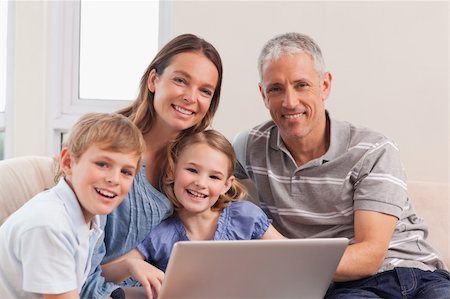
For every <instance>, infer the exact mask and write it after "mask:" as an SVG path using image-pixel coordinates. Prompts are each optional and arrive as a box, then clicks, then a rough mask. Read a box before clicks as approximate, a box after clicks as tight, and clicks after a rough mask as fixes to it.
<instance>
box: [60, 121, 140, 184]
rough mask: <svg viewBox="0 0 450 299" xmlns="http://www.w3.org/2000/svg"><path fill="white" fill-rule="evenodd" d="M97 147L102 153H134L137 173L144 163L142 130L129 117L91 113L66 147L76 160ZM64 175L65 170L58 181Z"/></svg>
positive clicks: (73, 128) (74, 130)
mask: <svg viewBox="0 0 450 299" xmlns="http://www.w3.org/2000/svg"><path fill="white" fill-rule="evenodd" d="M92 145H96V146H98V147H99V148H101V149H102V150H106V151H112V152H119V153H126V154H129V153H133V154H135V155H136V156H137V157H138V163H137V165H136V167H137V168H136V170H137V171H138V170H139V169H140V167H141V164H142V157H143V153H144V151H145V142H144V138H143V137H142V133H141V131H139V129H138V128H137V127H136V126H135V125H134V124H133V123H132V122H131V120H129V119H128V118H127V117H125V116H123V115H120V114H117V113H87V114H85V115H84V116H82V117H81V118H80V119H79V120H78V121H77V123H76V124H75V125H74V126H73V127H72V129H71V130H70V133H69V136H68V138H67V140H66V141H65V142H64V144H63V147H67V148H68V149H69V151H70V153H71V156H72V157H73V158H74V160H75V161H78V160H79V159H80V157H81V156H82V155H83V154H84V153H85V152H86V151H87V150H88V148H89V147H90V146H92ZM61 176H64V173H63V172H62V171H61V169H60V170H59V171H58V173H57V175H56V177H55V180H58V179H59V177H61Z"/></svg>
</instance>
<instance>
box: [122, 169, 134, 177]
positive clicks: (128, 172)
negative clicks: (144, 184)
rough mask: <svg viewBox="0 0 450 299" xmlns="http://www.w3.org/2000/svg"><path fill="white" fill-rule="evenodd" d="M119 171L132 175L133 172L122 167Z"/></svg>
mask: <svg viewBox="0 0 450 299" xmlns="http://www.w3.org/2000/svg"><path fill="white" fill-rule="evenodd" d="M121 172H122V173H123V174H124V175H126V176H134V172H133V171H131V170H128V169H122V170H121Z"/></svg>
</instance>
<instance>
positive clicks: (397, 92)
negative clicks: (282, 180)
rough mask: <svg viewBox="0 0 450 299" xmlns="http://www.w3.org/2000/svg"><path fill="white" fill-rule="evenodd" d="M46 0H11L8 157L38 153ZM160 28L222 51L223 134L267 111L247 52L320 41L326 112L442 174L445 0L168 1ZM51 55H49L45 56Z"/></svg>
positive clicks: (437, 177)
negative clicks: (327, 76) (292, 41)
mask: <svg viewBox="0 0 450 299" xmlns="http://www.w3.org/2000/svg"><path fill="white" fill-rule="evenodd" d="M49 3H51V2H46V1H26V2H22V1H16V2H15V6H16V22H15V27H16V28H15V29H16V34H17V35H16V40H15V59H14V63H15V69H14V73H15V76H16V85H15V87H14V93H15V94H14V96H15V100H14V101H15V108H14V113H13V115H14V124H13V126H14V130H15V132H14V146H13V150H12V152H13V156H19V155H24V154H46V151H47V145H46V143H47V141H46V137H45V136H46V132H47V131H46V122H47V120H46V115H47V109H46V108H47V107H46V104H45V103H46V101H45V98H46V89H45V88H46V85H47V84H48V82H46V80H45V74H46V72H47V70H46V67H45V66H46V63H47V62H46V56H45V53H46V48H45V47H46V44H47V43H46V42H47V40H46V39H47V38H48V36H47V35H46V32H47V28H46V26H47V25H46V23H45V18H46V13H45V11H46V6H47V5H49ZM171 6H172V8H173V11H172V14H171V20H170V21H169V22H168V24H167V28H169V29H168V30H166V31H169V32H170V35H171V36H170V37H172V36H175V35H177V34H180V33H185V32H193V33H196V34H198V35H200V36H202V37H204V38H206V39H207V40H209V41H211V42H212V43H213V44H214V45H215V46H216V47H217V48H218V50H219V52H220V53H221V55H222V58H223V62H224V67H225V73H224V82H223V92H222V102H221V105H220V107H219V111H218V114H217V116H216V118H215V122H214V127H215V128H217V129H219V130H220V131H222V132H224V133H225V134H226V135H227V136H228V137H229V138H232V137H233V136H234V135H235V134H236V133H237V132H239V131H241V130H244V129H247V128H250V127H252V126H254V125H256V124H258V123H259V122H261V121H263V120H265V119H267V118H268V117H269V114H268V113H267V111H266V110H265V108H264V106H263V104H262V102H261V99H260V95H259V93H258V88H257V82H258V77H257V70H256V58H257V56H258V53H259V50H260V48H261V47H262V45H263V43H264V42H265V41H266V40H267V39H269V38H271V37H273V36H274V35H275V34H278V33H282V32H287V31H299V32H302V33H306V34H308V35H310V36H312V37H313V38H314V39H315V40H316V41H317V42H318V43H319V45H320V46H321V48H322V51H323V53H324V56H325V60H326V63H327V66H328V69H329V70H330V71H331V72H332V74H333V77H334V79H333V90H332V93H331V96H330V98H329V99H328V103H327V108H328V109H329V110H330V111H331V114H332V116H333V117H336V118H340V119H345V120H349V121H351V122H354V123H356V124H360V125H363V126H368V127H371V128H373V129H376V130H379V131H381V132H383V133H384V134H385V135H387V136H389V137H390V138H392V139H393V140H394V141H395V142H396V143H397V145H398V146H399V148H400V150H401V153H402V157H403V160H404V163H405V167H406V170H407V173H408V178H409V179H412V180H425V181H439V182H446V181H448V179H449V176H450V167H449V139H450V133H449V126H450V123H449V114H450V111H449V104H448V102H449V96H448V90H449V80H448V69H449V60H448V51H449V44H448V35H449V29H450V28H449V23H448V16H449V5H448V2H443V1H441V2H425V1H424V2H405V1H402V2H377V1H374V2H369V1H362V2H338V1H331V2H312V1H311V2H303V1H288V2H281V1H198V2H191V1H175V2H173V3H172V5H171ZM49 59H51V57H50V58H49Z"/></svg>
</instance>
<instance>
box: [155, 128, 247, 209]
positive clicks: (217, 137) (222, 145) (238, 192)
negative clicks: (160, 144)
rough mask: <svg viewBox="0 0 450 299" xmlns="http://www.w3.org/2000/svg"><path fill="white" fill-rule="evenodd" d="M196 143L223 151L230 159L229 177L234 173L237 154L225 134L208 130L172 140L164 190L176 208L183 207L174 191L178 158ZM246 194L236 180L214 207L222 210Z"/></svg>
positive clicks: (165, 170)
mask: <svg viewBox="0 0 450 299" xmlns="http://www.w3.org/2000/svg"><path fill="white" fill-rule="evenodd" d="M194 144H206V145H208V146H209V147H211V148H213V149H215V150H217V151H219V152H221V153H223V154H224V155H225V156H226V157H227V158H228V160H229V165H228V169H227V171H228V174H227V175H228V176H227V179H228V178H229V177H230V176H231V175H233V172H234V167H235V164H236V154H235V153H234V149H233V146H232V145H231V143H230V142H229V141H228V140H227V138H226V137H225V136H223V135H222V134H220V133H219V132H217V131H215V130H206V131H202V132H198V133H195V134H190V135H184V136H181V137H180V138H178V139H177V140H175V141H174V142H172V143H171V144H170V145H169V147H168V152H167V161H166V167H165V168H164V173H163V181H162V183H163V186H162V188H163V191H164V193H165V194H166V195H167V197H168V198H169V200H170V201H171V202H172V204H173V206H174V208H175V210H179V209H181V208H182V207H183V206H182V205H181V203H180V202H179V201H178V200H177V198H176V196H175V193H174V183H175V182H174V176H175V167H176V164H177V162H178V159H179V157H180V155H181V153H183V151H184V150H185V149H186V148H187V147H189V146H191V145H194ZM245 195H246V189H245V187H244V186H243V185H242V184H241V183H239V182H238V181H237V180H234V182H233V183H232V185H231V187H230V189H229V190H228V191H227V192H226V193H225V194H221V195H220V196H219V199H218V200H217V201H216V202H215V203H214V205H213V206H212V208H213V209H217V210H222V209H223V208H225V207H226V206H228V205H229V204H230V203H231V202H234V201H238V200H240V199H242V198H243V197H244V196H245Z"/></svg>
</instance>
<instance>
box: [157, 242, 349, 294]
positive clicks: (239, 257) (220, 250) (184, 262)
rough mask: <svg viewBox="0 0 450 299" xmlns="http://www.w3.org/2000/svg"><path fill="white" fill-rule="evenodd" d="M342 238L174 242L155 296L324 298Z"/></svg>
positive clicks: (337, 260) (333, 271) (342, 251)
mask: <svg viewBox="0 0 450 299" xmlns="http://www.w3.org/2000/svg"><path fill="white" fill-rule="evenodd" d="M347 245H348V239H346V238H328V239H286V240H251V241H189V242H178V243H176V244H175V247H174V249H173V252H172V255H171V257H170V260H169V264H168V266H167V270H166V273H165V278H164V282H163V284H162V288H161V291H160V294H159V296H158V299H175V298H195V299H202V298H205V299H232V298H239V299H253V298H254V299H261V298H277V299H278V298H308V299H312V298H323V296H324V295H325V293H326V291H327V289H328V286H329V284H330V282H331V280H332V278H333V275H334V273H335V271H336V267H337V265H338V263H339V261H340V259H341V256H342V254H343V253H344V250H345V248H346V247H347Z"/></svg>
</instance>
